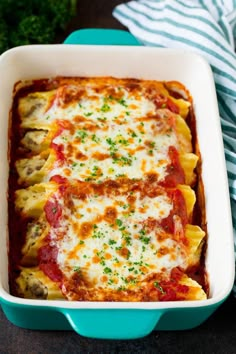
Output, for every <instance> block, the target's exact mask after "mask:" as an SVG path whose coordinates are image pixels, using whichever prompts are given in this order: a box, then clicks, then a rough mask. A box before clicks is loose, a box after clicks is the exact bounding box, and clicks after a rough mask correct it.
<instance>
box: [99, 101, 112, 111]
mask: <svg viewBox="0 0 236 354" xmlns="http://www.w3.org/2000/svg"><path fill="white" fill-rule="evenodd" d="M110 110H111V107H110V106H109V105H108V104H107V103H104V104H103V105H102V107H101V111H102V112H109V111H110Z"/></svg>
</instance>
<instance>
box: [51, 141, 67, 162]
mask: <svg viewBox="0 0 236 354" xmlns="http://www.w3.org/2000/svg"><path fill="white" fill-rule="evenodd" d="M51 148H52V149H54V150H55V151H56V154H57V159H58V160H59V161H64V160H65V156H64V153H63V151H64V146H63V145H62V144H60V145H59V144H55V143H51Z"/></svg>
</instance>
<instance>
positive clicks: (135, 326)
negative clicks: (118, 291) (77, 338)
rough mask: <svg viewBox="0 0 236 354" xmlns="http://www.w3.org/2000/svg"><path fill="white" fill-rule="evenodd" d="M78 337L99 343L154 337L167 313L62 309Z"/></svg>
mask: <svg viewBox="0 0 236 354" xmlns="http://www.w3.org/2000/svg"><path fill="white" fill-rule="evenodd" d="M59 311H60V312H62V313H63V314H64V316H65V317H66V318H67V320H68V322H69V323H70V325H71V327H72V328H73V329H74V331H75V332H77V333H78V334H80V335H82V336H85V337H89V338H96V339H135V338H142V337H145V336H147V335H148V334H150V333H151V332H152V331H153V330H154V329H155V327H156V325H157V323H158V321H159V320H160V318H161V316H162V315H163V313H164V312H165V310H151V311H147V310H142V309H65V308H64V309H63V308H62V309H59Z"/></svg>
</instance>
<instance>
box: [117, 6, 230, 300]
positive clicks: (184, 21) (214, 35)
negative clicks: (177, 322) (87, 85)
mask: <svg viewBox="0 0 236 354" xmlns="http://www.w3.org/2000/svg"><path fill="white" fill-rule="evenodd" d="M113 16H114V17H115V18H116V19H118V20H119V21H120V22H121V23H122V24H123V25H124V26H126V27H127V28H128V29H129V31H130V32H131V33H132V34H133V35H134V36H135V37H136V38H137V39H138V40H139V41H140V42H141V43H142V44H144V45H147V46H156V47H168V48H183V49H190V50H192V51H194V52H196V53H198V54H200V55H202V56H203V57H204V58H205V59H206V60H207V61H208V63H209V64H210V65H211V68H212V71H213V74H214V79H215V85H216V91H217V98H218V105H219V111H220V118H221V127H222V132H223V140H224V149H225V157H226V165H227V172H228V181H229V191H230V199H231V208H232V218H233V226H234V247H235V254H236V54H235V38H236V0H188V1H185V0H140V1H130V2H128V3H125V4H121V5H118V6H117V7H116V8H115V9H114V11H113ZM233 291H234V294H235V296H236V281H235V285H234V288H233Z"/></svg>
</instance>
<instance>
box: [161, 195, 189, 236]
mask: <svg viewBox="0 0 236 354" xmlns="http://www.w3.org/2000/svg"><path fill="white" fill-rule="evenodd" d="M168 195H169V197H170V198H171V199H172V203H173V208H172V210H171V212H170V214H169V215H168V216H167V217H166V218H164V219H162V221H161V223H160V224H161V226H162V227H163V229H164V230H165V231H166V232H168V233H171V234H174V231H175V224H174V218H173V217H174V215H178V216H179V217H180V219H181V223H182V225H183V226H185V225H186V224H187V222H188V216H187V209H186V204H185V199H184V197H183V195H182V193H181V192H180V190H178V189H175V190H173V191H169V192H168Z"/></svg>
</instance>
